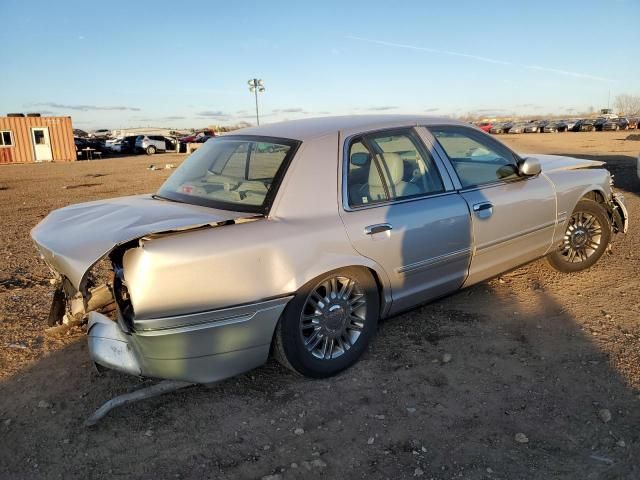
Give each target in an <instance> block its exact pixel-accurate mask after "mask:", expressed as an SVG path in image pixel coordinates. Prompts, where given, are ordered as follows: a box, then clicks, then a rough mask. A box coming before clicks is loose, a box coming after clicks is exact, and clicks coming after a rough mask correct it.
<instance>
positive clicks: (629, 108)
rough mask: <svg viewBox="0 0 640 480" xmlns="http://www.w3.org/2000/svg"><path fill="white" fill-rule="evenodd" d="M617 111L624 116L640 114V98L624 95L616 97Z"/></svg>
mask: <svg viewBox="0 0 640 480" xmlns="http://www.w3.org/2000/svg"><path fill="white" fill-rule="evenodd" d="M615 106H616V109H617V110H618V112H619V113H622V114H624V115H639V114H640V96H638V95H629V94H628V93H623V94H621V95H618V96H617V97H616V102H615Z"/></svg>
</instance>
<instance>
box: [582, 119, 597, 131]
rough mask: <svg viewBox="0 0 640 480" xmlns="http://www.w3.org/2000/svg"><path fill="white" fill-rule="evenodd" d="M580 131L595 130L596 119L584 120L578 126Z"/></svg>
mask: <svg viewBox="0 0 640 480" xmlns="http://www.w3.org/2000/svg"><path fill="white" fill-rule="evenodd" d="M578 131H579V132H595V131H596V121H595V120H593V119H589V118H587V119H585V120H582V121H581V122H580V124H579V126H578Z"/></svg>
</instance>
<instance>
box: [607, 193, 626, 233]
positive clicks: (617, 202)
mask: <svg viewBox="0 0 640 480" xmlns="http://www.w3.org/2000/svg"><path fill="white" fill-rule="evenodd" d="M611 207H612V208H611V215H612V217H613V226H614V228H615V231H616V233H627V230H629V212H627V207H626V205H625V204H624V195H622V194H621V193H618V192H615V193H614V194H613V195H612V196H611Z"/></svg>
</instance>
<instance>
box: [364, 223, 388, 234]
mask: <svg viewBox="0 0 640 480" xmlns="http://www.w3.org/2000/svg"><path fill="white" fill-rule="evenodd" d="M389 230H393V226H392V225H391V224H390V223H377V224H375V225H369V226H368V227H364V233H365V234H367V235H375V234H376V233H382V232H387V231H389Z"/></svg>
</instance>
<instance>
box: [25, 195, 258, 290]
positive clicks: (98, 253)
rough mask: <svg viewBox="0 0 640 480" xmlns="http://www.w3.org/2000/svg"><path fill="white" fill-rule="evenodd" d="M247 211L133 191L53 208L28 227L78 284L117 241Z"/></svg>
mask: <svg viewBox="0 0 640 480" xmlns="http://www.w3.org/2000/svg"><path fill="white" fill-rule="evenodd" d="M248 215H249V216H250V215H251V214H247V213H241V212H230V211H226V210H224V211H223V210H215V209H212V208H206V207H199V206H196V205H189V204H185V203H177V202H169V201H163V200H158V199H154V198H152V196H151V195H136V196H130V197H121V198H114V199H111V200H99V201H95V202H87V203H80V204H77V205H71V206H68V207H64V208H61V209H59V210H54V211H53V212H51V213H50V214H49V215H48V216H47V217H46V218H45V219H44V220H42V221H41V222H40V223H39V224H38V225H37V226H36V227H35V228H33V230H31V236H32V238H33V240H34V241H35V243H36V245H37V247H38V249H39V250H40V252H41V253H42V255H43V257H44V259H45V261H46V262H47V263H48V264H49V265H50V266H51V267H52V268H54V269H55V270H57V271H58V272H60V273H63V274H64V275H65V277H66V278H68V279H69V281H70V282H71V284H72V285H73V286H74V287H75V288H76V289H78V290H79V289H80V286H81V283H82V281H83V279H84V277H85V274H86V272H87V271H88V270H89V269H90V268H91V267H92V266H93V265H94V264H95V263H96V262H97V261H98V260H100V259H101V258H102V257H104V256H105V255H107V254H108V253H109V252H110V251H111V250H113V249H114V248H115V247H116V246H118V245H120V244H123V243H126V242H128V241H131V240H135V239H137V238H139V237H142V236H144V235H150V234H153V233H160V232H167V231H175V230H183V229H187V228H197V227H201V226H205V225H215V224H218V223H220V222H225V221H228V220H235V219H238V218H241V217H246V216H248Z"/></svg>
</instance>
